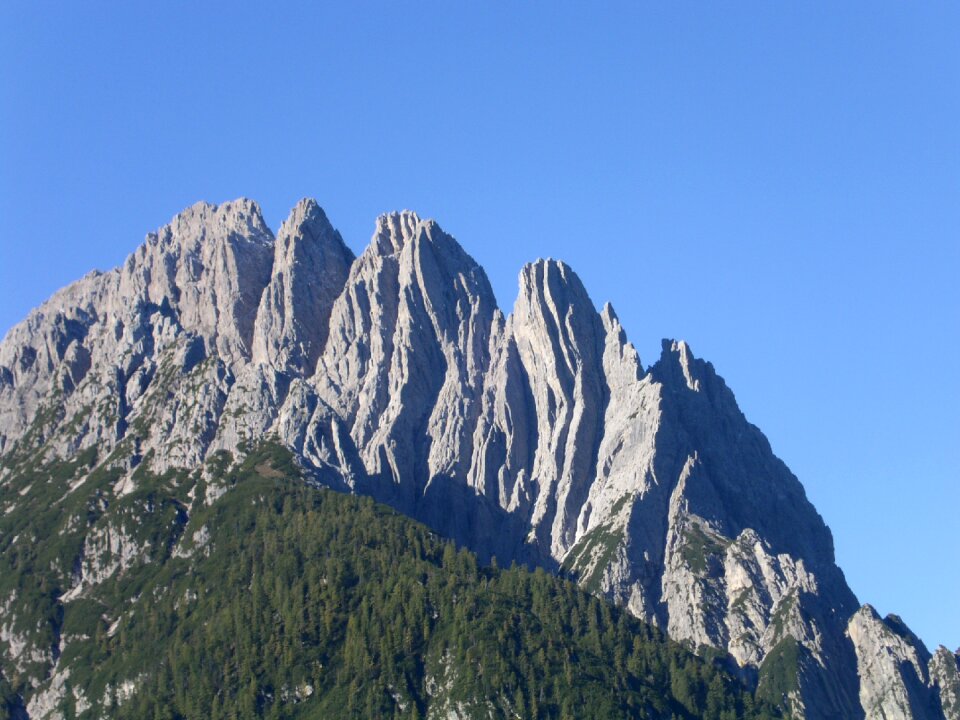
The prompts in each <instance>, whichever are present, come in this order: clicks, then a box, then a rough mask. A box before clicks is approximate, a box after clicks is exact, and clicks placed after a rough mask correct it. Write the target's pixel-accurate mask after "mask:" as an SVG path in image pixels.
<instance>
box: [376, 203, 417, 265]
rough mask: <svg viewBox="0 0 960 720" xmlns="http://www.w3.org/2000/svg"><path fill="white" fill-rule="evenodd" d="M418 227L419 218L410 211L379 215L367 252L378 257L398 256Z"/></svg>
mask: <svg viewBox="0 0 960 720" xmlns="http://www.w3.org/2000/svg"><path fill="white" fill-rule="evenodd" d="M419 225H420V216H419V215H417V214H416V213H415V212H413V211H411V210H402V211H400V212H390V213H384V214H383V215H380V216H379V217H377V223H376V228H375V229H374V231H373V239H372V240H371V241H370V246H369V248H368V251H372V252H376V253H378V254H380V255H396V254H398V253H399V252H400V251H401V250H402V249H403V246H404V245H405V244H406V242H407V241H408V240H410V239H411V238H413V236H414V234H415V232H416V229H417V226H419Z"/></svg>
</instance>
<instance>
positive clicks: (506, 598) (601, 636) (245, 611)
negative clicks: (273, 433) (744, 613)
mask: <svg viewBox="0 0 960 720" xmlns="http://www.w3.org/2000/svg"><path fill="white" fill-rule="evenodd" d="M230 461H231V458H230V456H229V455H228V454H227V453H220V454H218V455H217V456H216V457H214V458H212V459H211V460H210V461H209V462H208V463H207V465H206V466H205V467H204V468H203V469H202V470H198V471H197V472H195V473H193V474H176V475H168V476H165V477H152V476H143V477H141V478H140V483H139V485H138V489H137V491H136V492H135V493H132V494H130V495H127V496H125V497H123V498H121V499H119V500H117V501H116V502H115V503H108V502H102V501H101V500H102V498H103V497H104V493H103V491H102V490H103V487H102V486H103V485H105V484H109V482H110V481H111V479H112V478H111V476H110V474H109V473H106V472H105V473H101V476H99V478H97V477H95V478H93V482H91V481H88V482H87V483H85V484H84V486H83V488H82V490H78V493H77V494H76V495H70V494H69V493H68V494H67V496H66V498H65V499H64V501H63V502H57V501H51V502H50V503H49V504H48V505H47V506H46V507H40V506H34V507H32V512H28V510H27V508H26V507H24V508H23V510H22V512H16V513H9V514H7V515H5V516H3V517H2V518H0V532H2V535H0V539H2V540H0V543H2V553H0V557H2V562H3V567H2V570H0V572H2V579H0V586H2V588H0V589H2V590H4V594H5V596H7V597H11V596H12V595H11V594H10V591H11V590H13V589H14V588H16V589H17V590H18V592H17V597H19V598H24V600H28V602H21V603H18V605H17V606H16V607H15V608H14V607H12V606H11V607H7V608H5V610H7V611H11V612H10V614H8V615H7V617H5V618H4V620H3V623H4V626H5V633H7V634H8V635H17V633H27V634H31V635H32V634H33V633H34V632H39V633H46V635H47V639H48V642H49V644H50V646H51V647H52V648H54V649H53V651H52V652H53V653H55V654H56V653H59V652H60V651H61V649H62V653H63V654H62V656H60V657H59V661H58V663H57V665H56V671H55V673H54V675H53V677H52V678H51V679H50V680H48V681H46V683H45V684H44V685H43V686H41V689H40V691H39V692H38V693H37V695H38V697H39V701H38V700H37V699H35V700H34V703H35V708H41V709H44V708H43V696H44V693H45V692H49V694H50V696H51V697H65V699H64V700H60V701H59V702H58V703H57V707H58V709H59V710H60V711H61V712H62V713H63V715H64V717H76V718H93V717H116V718H131V719H132V718H137V719H141V718H212V719H217V718H254V717H265V718H294V717H296V718H339V717H343V718H349V717H357V718H373V717H387V718H389V717H397V718H418V717H445V716H446V715H447V714H448V712H449V711H450V710H455V711H457V712H458V713H460V714H461V715H468V716H470V717H491V718H507V717H524V718H527V717H529V718H537V717H541V718H573V717H577V718H619V717H638V718H644V717H651V718H653V717H664V718H672V717H678V718H694V717H696V718H700V717H702V718H711V719H720V718H723V719H726V718H731V719H732V718H740V717H747V718H753V717H756V718H764V717H777V716H778V715H777V714H776V713H775V712H774V711H773V710H772V709H771V708H770V707H769V706H766V705H764V704H763V703H757V702H756V701H755V700H754V698H753V696H752V695H751V694H750V693H749V692H746V691H744V689H743V688H742V686H741V685H740V684H739V683H738V682H737V681H736V680H735V679H734V678H732V677H731V676H730V675H729V674H727V673H726V672H724V671H723V670H722V669H720V667H719V664H718V663H712V662H711V661H710V660H709V659H701V658H697V657H695V656H694V655H692V654H691V653H689V652H688V651H686V650H685V649H683V648H681V647H680V646H679V645H677V644H675V643H673V642H671V641H669V640H667V639H666V638H665V637H664V636H663V635H662V633H660V632H659V631H658V630H656V629H654V628H651V627H650V626H648V625H646V624H644V623H642V622H640V621H639V620H637V619H635V618H632V617H631V616H629V615H628V614H626V613H624V612H621V611H619V610H617V609H616V608H614V607H613V606H612V605H611V604H609V603H608V602H606V601H603V600H601V599H598V598H596V597H594V596H592V595H589V594H587V593H585V592H583V591H582V590H580V589H578V588H577V587H576V585H575V584H574V583H572V582H569V581H566V580H563V579H560V578H557V577H554V576H551V575H549V574H547V573H545V572H543V571H542V570H537V571H535V572H531V571H529V570H527V569H525V568H519V567H512V568H510V569H497V568H495V567H493V568H484V567H480V566H478V563H477V561H476V559H475V556H474V555H472V554H471V553H470V552H468V551H466V550H463V549H461V550H457V549H456V548H455V546H454V545H453V543H451V542H449V541H446V540H444V539H442V538H440V537H438V536H437V535H435V534H434V533H432V532H431V531H430V530H429V529H428V528H426V527H425V526H423V525H421V524H419V523H416V522H414V521H412V520H410V519H408V518H406V517H404V516H402V515H399V514H397V513H396V512H394V511H392V510H390V509H388V508H386V507H385V506H382V505H379V504H377V503H375V502H373V501H372V500H370V499H368V498H361V497H355V496H349V495H344V494H341V493H337V492H333V491H330V490H326V489H321V488H316V487H313V486H311V485H309V484H307V483H305V482H304V480H303V478H302V477H301V473H300V471H299V469H298V467H297V466H296V465H295V463H294V461H293V458H292V456H291V455H290V454H289V453H288V452H287V451H285V450H283V449H282V448H280V447H279V446H276V445H272V444H265V445H262V446H260V447H259V448H256V449H253V450H252V451H251V452H250V454H248V455H247V456H246V458H245V460H244V461H243V462H242V463H241V464H239V465H236V466H234V467H231V462H230ZM29 467H30V464H29V462H27V461H26V460H25V459H24V458H21V459H20V465H19V466H17V467H8V474H11V477H12V478H13V479H12V481H11V482H10V484H8V487H11V488H12V487H19V486H21V485H23V483H30V482H33V481H35V480H37V479H39V477H40V475H41V474H42V475H44V476H49V475H50V473H51V471H52V470H55V469H56V468H50V467H46V468H44V469H43V471H42V473H40V472H34V471H31V470H30V469H29ZM60 469H61V471H62V472H61V474H62V475H63V476H64V478H61V482H66V481H67V480H66V477H67V474H66V470H64V469H63V468H60ZM32 472H33V474H31V473H32ZM17 478H19V480H18V479H17ZM98 480H99V482H97V481H98ZM50 482H51V484H52V485H54V486H55V485H57V481H56V479H52V480H51V481H50ZM98 486H99V487H98ZM191 499H192V500H194V502H192V504H191ZM189 507H193V508H196V510H193V511H192V514H188V508H189ZM78 512H79V513H81V514H82V522H80V520H81V517H80V516H79V515H77V514H76V513H78ZM88 527H89V528H92V529H93V532H89V531H88V532H87V540H86V541H83V540H82V539H81V538H82V536H81V534H80V532H79V531H80V530H82V529H86V528H88ZM98 532H99V535H98V536H102V537H103V538H107V539H106V540H104V542H102V543H100V544H99V545H97V547H98V548H99V550H98V551H97V553H93V552H92V549H93V547H94V545H96V543H91V541H90V540H89V537H90V536H91V535H97V533H98ZM42 535H45V536H55V537H59V538H60V539H61V542H60V543H58V544H54V543H44V544H41V545H38V544H36V543H35V542H32V541H31V540H32V539H33V538H37V537H41V536H42ZM94 555H96V557H93V556H94ZM77 558H79V560H78V559H77ZM77 565H79V567H78V566H77ZM78 577H80V578H82V579H81V580H80V581H79V584H77V585H75V588H76V589H74V590H73V591H71V592H67V591H68V587H67V586H66V584H65V583H66V582H69V581H70V579H71V578H73V580H74V582H77V580H78ZM14 610H16V613H15V615H16V620H17V624H16V627H14V626H12V624H11V623H12V620H11V618H12V617H13V615H14V613H13V612H12V611H14ZM8 621H10V622H8ZM24 660H26V658H24ZM33 660H35V662H33V663H29V662H25V663H22V664H21V666H20V667H17V666H16V664H10V663H7V664H6V665H5V666H4V668H3V675H4V677H5V678H6V679H5V680H4V681H3V693H4V695H3V697H4V710H3V711H2V712H0V717H16V716H17V713H18V712H19V709H18V708H19V707H20V702H21V701H20V699H19V698H18V695H17V693H18V692H24V691H25V690H26V689H27V688H26V685H25V683H26V680H27V677H28V676H29V675H31V674H34V673H39V672H42V666H43V665H44V663H45V659H44V658H42V657H37V658H34V659H33ZM51 709H52V708H51Z"/></svg>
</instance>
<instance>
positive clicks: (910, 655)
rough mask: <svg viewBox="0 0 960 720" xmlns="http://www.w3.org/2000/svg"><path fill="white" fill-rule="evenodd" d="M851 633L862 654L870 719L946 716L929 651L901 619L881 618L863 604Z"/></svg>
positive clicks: (863, 696)
mask: <svg viewBox="0 0 960 720" xmlns="http://www.w3.org/2000/svg"><path fill="white" fill-rule="evenodd" d="M847 632H848V634H849V636H850V639H851V640H852V641H853V645H854V648H855V649H856V653H857V670H858V672H859V674H860V703H861V705H862V706H863V711H864V713H865V715H866V718H867V720H875V719H876V720H879V719H883V720H902V719H903V718H942V717H944V714H943V712H942V709H941V706H940V698H939V693H938V692H937V691H936V689H935V688H934V687H932V685H933V683H932V682H931V677H930V675H929V670H928V666H929V664H930V662H931V657H930V653H929V652H927V649H926V648H925V647H924V645H923V643H922V642H921V641H920V640H919V638H917V637H916V636H915V635H914V634H913V633H912V632H910V630H909V629H908V628H907V627H906V626H905V625H904V624H903V621H902V620H900V618H898V617H897V616H896V615H888V616H887V617H886V618H883V619H881V618H880V616H879V615H878V614H877V612H876V610H874V609H873V608H872V607H871V606H869V605H864V606H863V607H862V608H860V610H858V611H857V612H856V613H854V615H853V617H852V618H850V624H849V627H848V629H847Z"/></svg>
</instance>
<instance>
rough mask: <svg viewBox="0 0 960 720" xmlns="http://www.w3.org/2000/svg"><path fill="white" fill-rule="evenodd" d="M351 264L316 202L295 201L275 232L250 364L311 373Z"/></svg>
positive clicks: (325, 337) (347, 254) (340, 241)
mask: <svg viewBox="0 0 960 720" xmlns="http://www.w3.org/2000/svg"><path fill="white" fill-rule="evenodd" d="M353 261H354V255H353V252H352V251H351V250H350V249H349V248H348V247H347V246H346V244H345V243H344V242H343V238H342V237H340V233H338V232H337V231H336V230H335V229H334V228H333V226H332V225H331V224H330V221H329V220H328V219H327V216H326V214H325V213H324V212H323V210H322V209H321V208H320V206H319V205H318V204H317V202H316V201H315V200H313V199H310V198H305V199H303V200H301V201H300V202H298V203H297V205H296V206H295V207H294V208H293V210H292V211H291V212H290V216H289V217H288V218H287V219H286V220H285V221H284V223H283V225H282V226H281V227H280V231H279V232H278V233H277V239H276V242H275V244H274V256H273V267H272V271H271V276H270V282H269V283H268V285H267V287H266V288H265V289H264V291H263V297H262V298H261V301H260V305H259V308H258V310H257V316H256V322H255V327H254V335H253V350H252V358H253V361H254V362H258V363H266V364H269V365H272V366H273V367H275V368H276V369H278V370H291V371H293V372H295V373H297V374H312V373H313V370H314V368H315V367H316V363H317V358H318V357H319V356H320V353H321V351H322V350H323V347H324V345H325V344H326V340H327V331H328V328H329V321H330V312H331V310H332V308H333V303H334V301H335V300H336V299H337V297H338V296H339V295H340V292H341V291H342V290H343V285H344V283H345V282H346V279H347V275H348V273H349V272H350V266H351V264H352V263H353Z"/></svg>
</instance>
